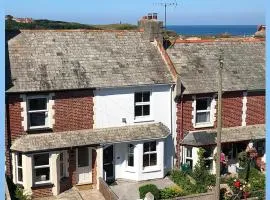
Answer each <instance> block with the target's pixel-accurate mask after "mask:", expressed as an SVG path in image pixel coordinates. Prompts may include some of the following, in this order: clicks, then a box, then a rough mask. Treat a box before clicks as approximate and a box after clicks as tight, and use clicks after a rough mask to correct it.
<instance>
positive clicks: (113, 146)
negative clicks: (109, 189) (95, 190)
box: [102, 144, 115, 181]
mask: <svg viewBox="0 0 270 200" xmlns="http://www.w3.org/2000/svg"><path fill="white" fill-rule="evenodd" d="M110 146H112V149H113V156H112V166H113V170H112V171H113V175H112V176H110V177H109V178H110V180H114V179H115V145H114V144H110V145H106V146H104V148H103V155H102V157H104V150H105V149H107V148H108V147H110ZM103 161H104V158H103ZM103 161H102V165H103V167H102V168H103V177H104V178H105V180H106V179H107V177H105V170H104V162H103ZM106 181H107V180H106Z"/></svg>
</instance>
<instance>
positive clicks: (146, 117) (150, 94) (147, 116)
mask: <svg viewBox="0 0 270 200" xmlns="http://www.w3.org/2000/svg"><path fill="white" fill-rule="evenodd" d="M145 92H149V101H145V102H135V95H136V93H145ZM151 99H152V91H151V90H142V91H135V92H134V120H135V122H140V121H142V120H150V119H151V115H152V110H151V107H152V106H151ZM144 105H149V115H142V116H135V107H136V106H144Z"/></svg>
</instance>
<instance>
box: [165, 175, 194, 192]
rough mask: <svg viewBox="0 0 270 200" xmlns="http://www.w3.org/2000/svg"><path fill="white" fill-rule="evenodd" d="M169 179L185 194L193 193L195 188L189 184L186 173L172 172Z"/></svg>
mask: <svg viewBox="0 0 270 200" xmlns="http://www.w3.org/2000/svg"><path fill="white" fill-rule="evenodd" d="M170 177H171V179H172V181H173V182H174V183H175V184H176V185H178V186H180V187H181V188H182V189H183V190H184V191H185V192H186V193H187V194H192V193H194V192H195V186H194V185H193V184H192V183H191V182H190V180H189V178H188V177H187V173H186V172H183V171H180V170H173V171H172V173H171V176H170Z"/></svg>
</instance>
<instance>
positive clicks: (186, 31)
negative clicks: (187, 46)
mask: <svg viewBox="0 0 270 200" xmlns="http://www.w3.org/2000/svg"><path fill="white" fill-rule="evenodd" d="M166 29H167V30H172V31H175V32H176V33H177V34H179V35H185V36H205V35H210V36H213V35H221V34H228V35H231V36H251V35H254V33H255V32H256V31H257V25H188V26H186V25H185V26H184V25H168V26H167V27H166Z"/></svg>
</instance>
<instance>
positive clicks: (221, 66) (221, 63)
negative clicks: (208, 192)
mask: <svg viewBox="0 0 270 200" xmlns="http://www.w3.org/2000/svg"><path fill="white" fill-rule="evenodd" d="M223 61H224V58H223V52H221V54H220V57H219V68H218V121H217V123H218V124H217V160H216V199H217V200H219V199H220V154H221V130H222V117H221V116H222V110H221V109H222V103H221V101H222V69H223Z"/></svg>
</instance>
